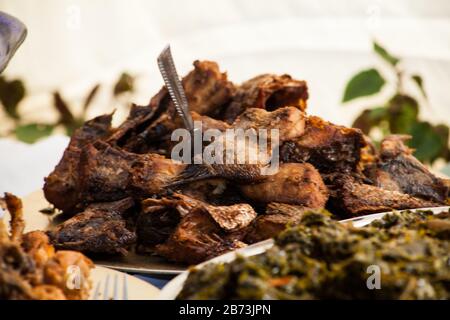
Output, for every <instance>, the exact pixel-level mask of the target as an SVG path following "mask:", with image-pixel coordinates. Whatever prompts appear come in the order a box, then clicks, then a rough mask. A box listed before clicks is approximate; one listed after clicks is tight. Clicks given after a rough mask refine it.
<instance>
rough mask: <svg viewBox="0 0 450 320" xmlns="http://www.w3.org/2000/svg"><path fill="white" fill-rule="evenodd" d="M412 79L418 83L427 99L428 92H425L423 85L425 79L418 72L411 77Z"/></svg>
mask: <svg viewBox="0 0 450 320" xmlns="http://www.w3.org/2000/svg"><path fill="white" fill-rule="evenodd" d="M411 79H412V80H413V81H414V82H415V83H416V84H417V86H418V87H419V89H420V92H421V93H422V95H423V96H424V97H425V99H426V98H427V93H426V92H425V88H424V86H423V79H422V77H421V76H419V75H418V74H415V75H413V76H412V77H411Z"/></svg>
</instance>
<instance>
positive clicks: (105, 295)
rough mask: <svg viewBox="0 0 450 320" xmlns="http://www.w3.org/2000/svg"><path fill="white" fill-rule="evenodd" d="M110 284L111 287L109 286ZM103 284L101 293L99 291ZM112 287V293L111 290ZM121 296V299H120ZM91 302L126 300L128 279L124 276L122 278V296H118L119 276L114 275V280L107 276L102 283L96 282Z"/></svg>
mask: <svg viewBox="0 0 450 320" xmlns="http://www.w3.org/2000/svg"><path fill="white" fill-rule="evenodd" d="M111 282H112V286H111ZM102 284H103V292H102V290H101V288H102ZM111 287H112V291H111V289H110V288H111ZM120 296H121V297H120ZM92 300H128V279H127V275H126V274H124V275H123V277H122V294H121V295H119V275H118V274H115V275H114V280H113V281H111V277H110V275H109V274H108V275H107V276H106V278H105V280H104V281H99V282H97V285H96V286H95V291H94V296H93V297H92Z"/></svg>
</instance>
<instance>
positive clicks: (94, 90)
mask: <svg viewBox="0 0 450 320" xmlns="http://www.w3.org/2000/svg"><path fill="white" fill-rule="evenodd" d="M99 89H100V84H97V85H95V86H94V87H93V88H92V89H91V91H90V92H89V94H88V95H87V97H86V100H84V105H83V115H86V111H87V110H88V108H89V105H90V104H91V103H92V100H94V98H95V96H96V95H97V93H98V90H99Z"/></svg>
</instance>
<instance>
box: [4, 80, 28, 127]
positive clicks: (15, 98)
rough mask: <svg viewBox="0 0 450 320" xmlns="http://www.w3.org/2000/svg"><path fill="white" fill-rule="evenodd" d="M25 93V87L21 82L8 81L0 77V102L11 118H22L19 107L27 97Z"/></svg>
mask: <svg viewBox="0 0 450 320" xmlns="http://www.w3.org/2000/svg"><path fill="white" fill-rule="evenodd" d="M25 93H26V90H25V85H24V83H23V82H22V81H21V80H12V81H7V80H6V79H5V78H4V77H0V102H1V103H2V105H3V107H4V108H5V111H6V113H7V114H8V115H9V116H10V117H11V118H13V119H19V118H20V116H19V113H18V112H17V106H18V105H19V102H20V101H21V100H22V99H23V98H24V97H25Z"/></svg>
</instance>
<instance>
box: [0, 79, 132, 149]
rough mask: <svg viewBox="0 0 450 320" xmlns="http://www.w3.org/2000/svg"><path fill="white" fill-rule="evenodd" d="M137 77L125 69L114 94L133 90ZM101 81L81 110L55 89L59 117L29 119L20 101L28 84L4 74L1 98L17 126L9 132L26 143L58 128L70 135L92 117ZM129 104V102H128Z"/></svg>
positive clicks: (94, 87) (8, 134)
mask: <svg viewBox="0 0 450 320" xmlns="http://www.w3.org/2000/svg"><path fill="white" fill-rule="evenodd" d="M134 81H135V77H134V76H132V75H130V74H128V73H127V72H123V73H122V74H121V75H120V76H119V78H118V79H117V81H116V82H115V84H114V86H113V88H112V89H111V90H110V91H111V97H112V98H113V99H117V98H119V97H120V96H122V95H123V94H125V93H132V92H133V91H134V90H135V88H134ZM100 89H101V85H100V84H96V85H94V86H93V87H92V88H91V89H90V90H89V91H88V93H87V95H86V96H85V98H84V100H83V101H82V108H81V110H82V111H81V112H78V113H76V112H75V111H74V110H75V109H76V108H75V107H74V106H71V105H70V104H69V103H68V102H67V100H66V99H65V98H64V97H63V95H62V94H61V93H60V92H59V91H55V92H53V108H54V109H55V110H56V111H57V113H58V119H57V120H56V121H54V122H27V121H26V120H25V119H24V118H25V117H23V116H22V115H21V112H20V103H21V102H22V100H23V99H24V98H25V96H26V94H27V89H26V84H25V83H24V81H23V80H21V79H12V80H9V79H7V78H5V77H4V76H0V102H1V106H2V107H3V109H4V112H5V114H6V116H7V117H8V118H10V119H11V120H12V121H13V122H14V125H13V129H12V130H11V131H9V132H6V133H5V135H6V136H14V137H16V138H17V139H18V140H20V141H23V142H26V143H34V142H36V141H38V140H39V139H42V138H44V137H47V136H49V135H51V134H52V133H53V132H54V131H55V130H56V129H59V128H61V129H63V131H64V132H65V134H67V135H68V136H70V135H71V134H72V133H73V131H74V130H75V129H77V128H79V127H80V126H81V125H82V124H83V123H84V122H85V121H86V120H88V110H89V107H90V106H91V105H92V102H93V101H94V99H95V98H96V96H97V94H98V93H99V90H100ZM127 105H128V103H127Z"/></svg>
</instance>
